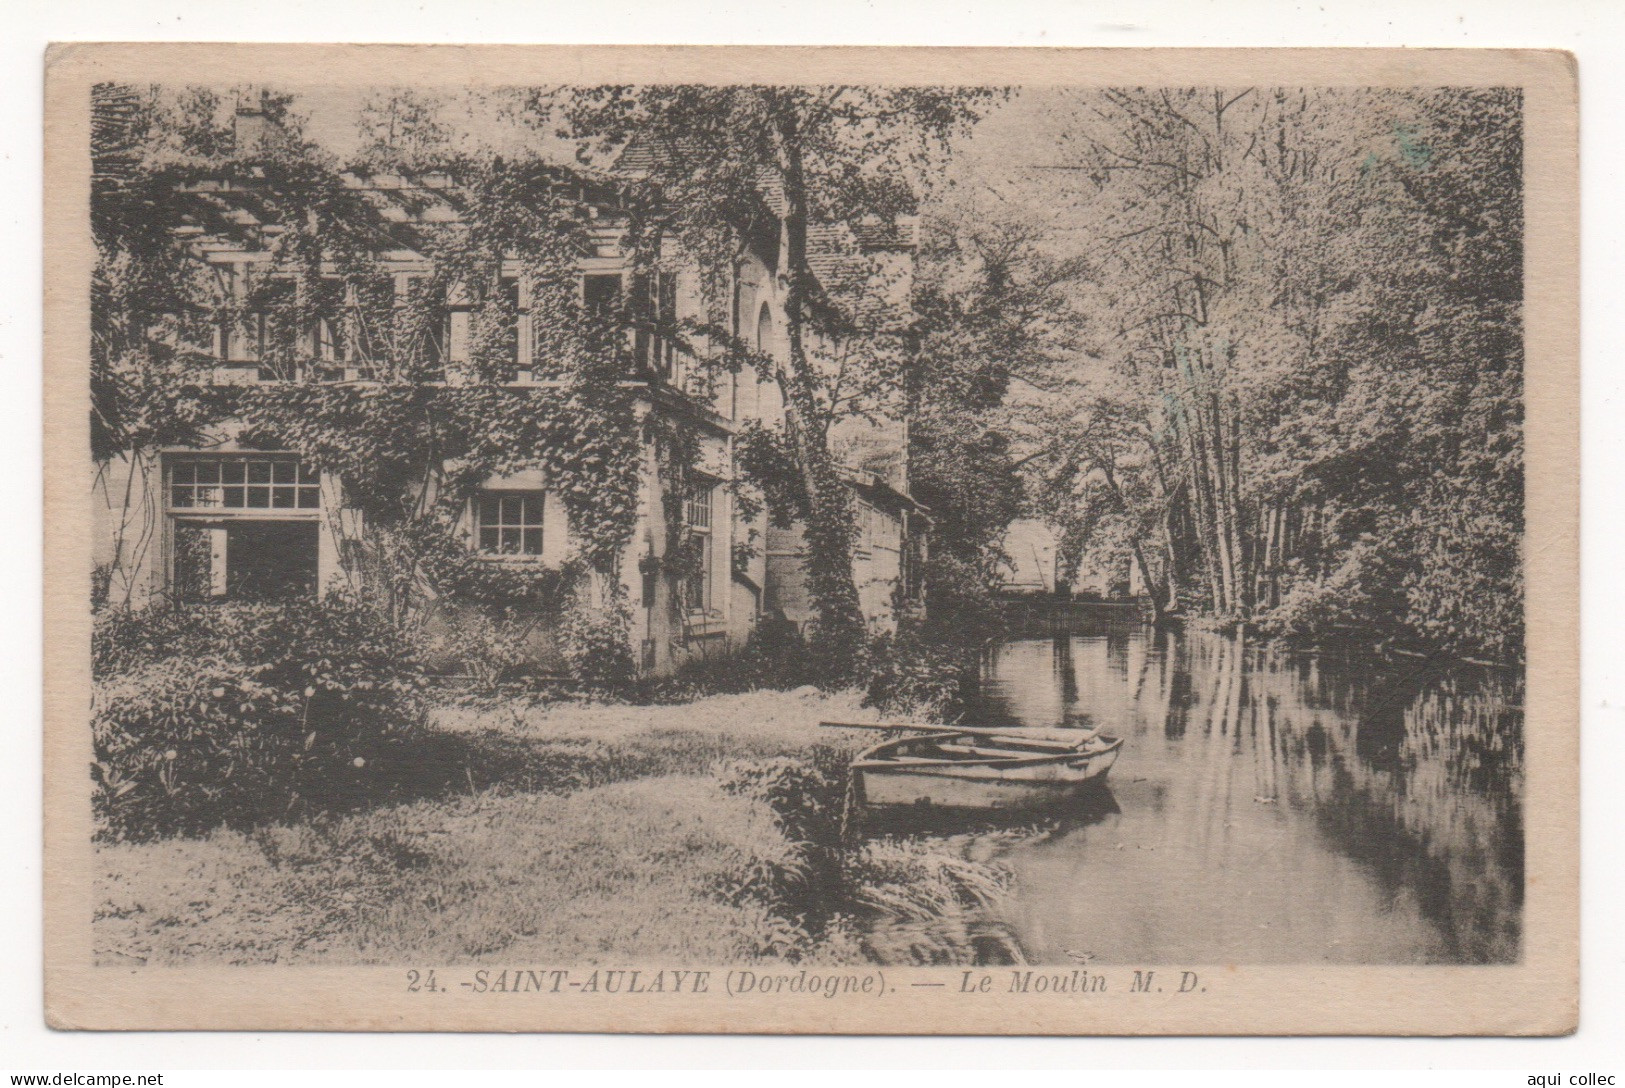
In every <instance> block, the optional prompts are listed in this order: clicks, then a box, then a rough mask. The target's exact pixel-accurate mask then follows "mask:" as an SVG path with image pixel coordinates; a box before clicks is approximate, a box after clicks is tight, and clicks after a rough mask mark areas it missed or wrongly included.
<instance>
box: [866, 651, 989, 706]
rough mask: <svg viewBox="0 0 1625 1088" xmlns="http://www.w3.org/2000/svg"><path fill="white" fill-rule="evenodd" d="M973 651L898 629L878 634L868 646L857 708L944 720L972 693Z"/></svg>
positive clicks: (974, 681)
mask: <svg viewBox="0 0 1625 1088" xmlns="http://www.w3.org/2000/svg"><path fill="white" fill-rule="evenodd" d="M978 671H979V670H978V660H977V652H976V650H975V648H974V647H971V646H966V645H963V644H959V643H953V642H943V641H939V640H936V639H930V638H927V637H924V636H922V635H921V634H920V633H918V632H917V631H913V630H904V631H901V632H899V633H898V634H897V635H896V636H890V635H882V636H881V637H879V638H877V639H875V641H874V643H873V644H872V646H871V647H870V651H869V662H868V677H867V689H868V690H867V692H866V693H865V695H864V699H863V705H864V706H872V707H877V708H878V709H880V710H884V711H888V712H892V713H899V714H918V715H922V716H924V717H934V718H939V719H942V718H947V717H949V716H952V715H954V714H957V713H959V712H960V711H961V710H963V709H964V707H965V705H966V703H967V702H968V701H969V700H970V698H971V696H972V695H973V694H974V693H975V691H976V684H977V680H978Z"/></svg>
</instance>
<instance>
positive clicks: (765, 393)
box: [739, 302, 784, 423]
mask: <svg viewBox="0 0 1625 1088" xmlns="http://www.w3.org/2000/svg"><path fill="white" fill-rule="evenodd" d="M756 350H757V351H759V352H761V353H762V354H763V355H768V356H773V357H777V355H778V352H779V344H778V333H777V330H775V329H774V327H773V311H772V310H771V309H769V308H768V305H767V303H765V302H764V303H762V308H761V310H760V312H758V313H757V315H756ZM740 379H741V380H740V384H741V388H740V391H739V404H740V415H741V416H743V417H744V418H746V419H762V420H766V421H767V422H769V423H775V422H777V421H778V420H779V418H780V417H781V416H783V414H784V406H783V404H781V403H780V400H779V386H778V383H777V382H776V381H774V380H773V375H772V373H762V374H751V375H749V376H748V380H747V376H746V375H745V374H743V373H742V374H741V375H740Z"/></svg>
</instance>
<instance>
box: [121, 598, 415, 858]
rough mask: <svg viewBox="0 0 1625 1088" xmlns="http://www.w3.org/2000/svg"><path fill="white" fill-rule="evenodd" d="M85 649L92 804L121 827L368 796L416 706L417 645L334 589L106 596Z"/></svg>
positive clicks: (247, 818)
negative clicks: (208, 601) (167, 603)
mask: <svg viewBox="0 0 1625 1088" xmlns="http://www.w3.org/2000/svg"><path fill="white" fill-rule="evenodd" d="M92 651H93V663H94V669H95V678H96V679H95V685H94V687H93V689H92V729H93V738H94V748H95V764H94V767H93V768H92V770H93V773H94V776H95V779H96V791H95V794H94V802H95V810H96V817H97V824H98V830H99V832H100V833H101V834H104V835H108V836H111V837H114V838H147V837H151V836H153V835H162V834H174V833H197V832H201V831H206V830H208V829H210V828H212V827H217V826H221V825H229V826H233V827H243V826H248V825H251V824H254V823H257V822H260V821H262V820H266V819H271V818H275V817H279V816H284V815H287V814H289V813H294V812H304V811H308V810H310V809H312V808H316V809H329V808H335V807H342V806H344V805H345V804H347V803H350V802H352V801H354V800H357V799H359V798H363V797H371V796H374V795H376V793H377V792H378V781H379V779H380V776H381V775H384V774H386V773H387V768H388V765H389V762H390V753H391V751H392V749H393V747H394V746H395V745H396V744H397V743H399V742H400V741H402V740H404V739H405V738H406V736H407V735H408V734H409V733H410V732H411V731H412V730H413V729H414V728H415V727H416V724H417V720H418V717H419V714H420V709H419V705H418V704H419V686H420V684H421V672H420V670H419V668H418V666H417V664H416V662H415V660H414V657H413V654H412V651H411V648H410V645H409V644H408V643H407V642H406V641H405V640H404V639H403V638H402V637H401V635H400V633H399V632H398V631H396V630H395V629H394V628H393V627H391V626H389V625H388V624H384V623H381V622H380V621H379V619H378V617H377V614H376V613H375V612H374V611H373V610H371V609H369V608H366V607H363V606H361V605H360V604H358V603H357V602H355V601H353V600H348V599H344V598H339V597H329V598H327V599H326V600H324V601H322V602H317V601H314V600H310V601H290V602H288V603H285V604H257V605H211V606H192V607H179V606H177V607H155V608H147V609H142V610H140V611H132V610H127V609H111V610H104V611H103V612H102V613H100V614H99V615H98V616H97V620H96V626H95V630H94V636H93V644H92Z"/></svg>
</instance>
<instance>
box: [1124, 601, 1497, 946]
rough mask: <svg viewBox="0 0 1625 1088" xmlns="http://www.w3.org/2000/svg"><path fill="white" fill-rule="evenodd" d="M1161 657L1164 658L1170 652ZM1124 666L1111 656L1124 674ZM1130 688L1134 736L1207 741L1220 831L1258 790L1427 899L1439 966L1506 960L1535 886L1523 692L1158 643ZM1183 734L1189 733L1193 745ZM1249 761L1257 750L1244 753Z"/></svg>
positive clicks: (1460, 671)
mask: <svg viewBox="0 0 1625 1088" xmlns="http://www.w3.org/2000/svg"><path fill="white" fill-rule="evenodd" d="M1159 650H1160V652H1159ZM1121 656H1122V655H1121V654H1114V653H1112V651H1111V649H1110V648H1108V664H1109V667H1111V668H1112V669H1113V671H1117V668H1118V665H1119V660H1118V659H1119V658H1121ZM1138 667H1139V670H1140V674H1139V675H1137V676H1134V675H1130V676H1126V677H1125V679H1126V680H1128V681H1130V683H1131V684H1132V690H1133V691H1134V692H1135V693H1136V695H1137V698H1136V699H1135V700H1134V703H1133V705H1132V712H1133V715H1134V717H1135V719H1137V724H1138V731H1139V732H1140V733H1142V734H1143V733H1146V732H1149V731H1152V730H1157V731H1160V732H1161V733H1162V734H1163V736H1165V737H1167V738H1170V739H1179V738H1182V737H1183V738H1185V740H1184V745H1186V746H1189V745H1199V746H1200V749H1199V751H1198V752H1193V753H1189V754H1193V755H1199V756H1200V758H1202V759H1203V760H1205V761H1208V765H1207V766H1205V767H1204V768H1203V769H1202V773H1201V774H1200V775H1199V777H1198V780H1197V782H1196V783H1195V790H1196V793H1197V797H1196V798H1194V799H1193V800H1195V802H1196V804H1195V805H1194V806H1193V808H1194V811H1195V812H1198V813H1201V814H1203V818H1204V819H1210V820H1213V821H1218V822H1219V823H1220V824H1222V822H1223V820H1224V811H1225V809H1226V807H1227V806H1229V805H1231V804H1234V803H1237V802H1238V801H1239V800H1241V798H1238V797H1236V796H1234V794H1235V792H1236V791H1237V790H1238V789H1241V790H1245V789H1246V788H1247V784H1245V783H1242V782H1237V781H1233V780H1232V776H1233V775H1234V772H1235V770H1236V757H1238V756H1240V757H1243V758H1246V757H1247V756H1249V755H1250V757H1251V759H1250V762H1251V763H1252V765H1253V781H1252V783H1251V788H1252V789H1254V790H1256V791H1257V793H1256V796H1257V797H1258V798H1260V799H1261V801H1263V802H1268V801H1269V800H1271V799H1273V800H1274V801H1275V802H1276V803H1279V804H1283V805H1292V806H1294V807H1296V808H1299V809H1303V810H1307V811H1311V812H1313V814H1314V816H1315V819H1316V822H1317V825H1318V826H1319V828H1320V830H1321V833H1322V834H1323V835H1324V836H1325V837H1326V838H1327V839H1328V840H1329V841H1330V842H1331V843H1332V844H1333V845H1334V846H1335V847H1336V848H1337V849H1338V850H1339V851H1340V852H1342V853H1343V854H1345V855H1346V856H1348V857H1351V858H1353V859H1355V860H1357V861H1358V862H1360V863H1361V864H1362V865H1363V866H1364V867H1366V868H1367V870H1368V871H1369V872H1370V873H1372V874H1373V876H1374V877H1375V879H1376V880H1377V881H1378V883H1379V886H1380V887H1381V888H1383V889H1384V891H1385V892H1386V893H1388V894H1390V895H1399V894H1409V895H1412V896H1414V897H1415V899H1416V901H1417V904H1418V906H1419V907H1420V909H1421V911H1422V913H1423V914H1424V915H1425V916H1426V917H1427V918H1428V919H1429V920H1430V921H1431V922H1432V923H1433V924H1434V925H1435V926H1437V927H1438V929H1439V930H1440V937H1441V939H1442V942H1443V948H1442V949H1441V950H1440V952H1441V958H1443V959H1445V960H1449V961H1452V962H1506V961H1510V960H1515V959H1516V958H1517V955H1518V948H1519V931H1520V921H1519V919H1520V913H1521V903H1522V889H1523V826H1522V819H1521V796H1522V767H1523V736H1522V709H1521V703H1522V698H1521V684H1520V683H1519V682H1517V681H1516V680H1513V679H1509V678H1507V677H1505V676H1501V675H1498V674H1496V673H1494V672H1492V671H1491V670H1483V669H1474V668H1468V667H1465V666H1462V667H1455V668H1450V669H1446V668H1443V667H1439V666H1436V665H1422V666H1419V667H1416V668H1410V669H1403V668H1395V667H1392V666H1389V665H1386V664H1383V663H1373V662H1370V661H1358V662H1357V661H1354V660H1343V661H1340V660H1337V659H1335V658H1314V657H1306V656H1303V655H1294V654H1286V653H1282V652H1279V651H1275V650H1272V649H1266V648H1252V647H1248V646H1247V644H1246V643H1245V641H1244V640H1241V639H1236V638H1229V637H1225V636H1221V635H1216V634H1208V633H1188V634H1185V635H1182V636H1162V637H1158V638H1156V639H1155V640H1154V641H1153V644H1152V646H1151V647H1150V652H1147V653H1145V654H1144V655H1143V658H1142V659H1141V660H1140V661H1139V662H1138ZM1187 733H1189V734H1191V735H1190V736H1187ZM1248 749H1250V752H1249V751H1248Z"/></svg>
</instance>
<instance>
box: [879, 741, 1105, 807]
mask: <svg viewBox="0 0 1625 1088" xmlns="http://www.w3.org/2000/svg"><path fill="white" fill-rule="evenodd" d="M1121 744H1122V742H1121V741H1117V740H1113V741H1110V742H1109V743H1108V744H1106V745H1105V746H1104V747H1102V748H1100V749H1098V750H1095V751H1083V752H1077V753H1074V754H1071V755H1059V756H1043V757H1038V758H1030V757H1029V758H1021V757H1016V758H1008V759H987V760H982V761H965V762H957V763H946V762H943V763H934V762H919V763H911V762H894V761H893V758H892V753H891V752H889V751H887V749H894V750H895V749H896V748H897V747H898V745H897V742H893V743H892V744H890V745H880V746H878V747H877V748H875V749H872V750H871V751H870V752H868V753H865V755H864V757H862V758H860V759H859V760H858V761H857V762H856V763H855V764H854V766H853V773H854V774H855V775H856V776H857V777H858V781H859V786H860V788H861V789H862V791H863V793H862V796H863V799H864V802H865V803H866V804H868V805H871V806H874V807H877V808H895V807H919V808H925V807H933V808H948V809H977V810H985V811H1008V810H1013V809H1027V808H1043V807H1047V806H1051V805H1056V804H1060V803H1064V802H1066V801H1067V800H1069V799H1071V798H1073V797H1075V796H1077V795H1078V794H1079V793H1081V792H1083V791H1085V790H1087V789H1088V788H1090V787H1091V786H1093V785H1096V784H1099V783H1102V782H1104V780H1105V778H1106V773H1107V772H1108V771H1110V770H1111V767H1112V764H1113V763H1115V762H1116V760H1117V752H1118V749H1119V748H1120V747H1121Z"/></svg>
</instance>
